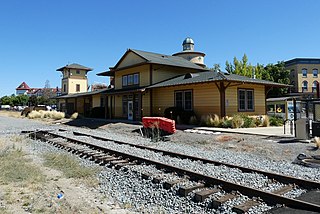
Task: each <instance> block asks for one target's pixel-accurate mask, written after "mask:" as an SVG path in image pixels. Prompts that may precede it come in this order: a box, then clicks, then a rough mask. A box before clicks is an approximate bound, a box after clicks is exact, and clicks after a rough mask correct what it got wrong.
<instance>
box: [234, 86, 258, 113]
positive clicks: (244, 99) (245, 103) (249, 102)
mask: <svg viewBox="0 0 320 214" xmlns="http://www.w3.org/2000/svg"><path fill="white" fill-rule="evenodd" d="M238 111H254V93H253V89H238Z"/></svg>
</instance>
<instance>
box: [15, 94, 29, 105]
mask: <svg viewBox="0 0 320 214" xmlns="http://www.w3.org/2000/svg"><path fill="white" fill-rule="evenodd" d="M28 101H29V97H28V96H27V95H18V96H15V97H13V98H12V103H13V105H15V106H25V105H27V104H28Z"/></svg>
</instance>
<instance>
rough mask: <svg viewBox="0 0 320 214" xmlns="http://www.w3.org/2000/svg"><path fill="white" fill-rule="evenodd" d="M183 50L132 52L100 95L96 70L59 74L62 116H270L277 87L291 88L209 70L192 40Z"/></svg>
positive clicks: (72, 68) (65, 70) (106, 73)
mask: <svg viewBox="0 0 320 214" xmlns="http://www.w3.org/2000/svg"><path fill="white" fill-rule="evenodd" d="M182 46H183V50H182V51H181V52H178V53H175V54H173V55H166V54H158V53H152V52H146V51H141V50H134V49H128V50H127V51H126V52H125V53H124V55H123V56H122V57H121V58H120V60H119V61H118V62H117V63H116V65H115V66H114V67H112V68H110V70H108V71H104V72H101V73H99V74H97V75H99V76H109V77H110V86H109V87H108V88H107V89H102V90H97V91H91V92H87V91H86V88H87V86H88V85H87V78H86V73H87V72H88V71H90V70H92V69H90V68H86V67H84V66H81V65H77V64H72V65H68V66H65V67H62V68H60V69H57V70H58V71H61V72H62V73H63V78H62V90H63V92H65V93H66V94H64V95H62V96H60V97H58V100H59V103H60V105H59V106H60V110H63V111H65V112H66V113H68V114H72V113H73V112H78V113H80V114H83V115H85V116H92V113H94V111H97V110H99V111H101V112H102V110H103V112H102V113H101V112H100V113H101V114H99V116H100V117H103V118H108V119H126V120H136V121H139V120H141V119H142V117H144V116H155V115H158V116H164V112H165V110H166V109H168V108H170V107H174V108H179V109H182V110H183V111H185V112H192V111H193V112H194V113H195V114H196V116H197V117H198V118H200V117H201V116H202V115H208V114H217V115H219V116H220V117H224V116H232V115H234V114H237V113H244V114H248V115H265V114H266V94H267V92H268V91H269V90H270V89H271V88H272V87H287V85H283V84H278V83H274V82H270V81H264V80H259V79H251V78H248V77H244V76H239V75H235V74H228V73H223V72H215V71H212V70H209V69H207V68H206V66H205V64H204V56H205V54H204V53H202V52H198V51H195V50H194V41H193V40H192V39H191V38H186V39H185V40H184V41H183V43H182ZM77 70H78V71H79V72H77ZM75 72H76V73H75ZM71 74H72V75H71ZM93 109H94V110H93Z"/></svg>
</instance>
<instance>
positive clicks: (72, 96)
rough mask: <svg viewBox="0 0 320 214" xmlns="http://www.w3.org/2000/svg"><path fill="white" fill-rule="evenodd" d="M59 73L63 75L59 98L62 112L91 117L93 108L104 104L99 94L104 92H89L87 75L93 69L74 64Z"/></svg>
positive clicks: (60, 69) (59, 106)
mask: <svg viewBox="0 0 320 214" xmlns="http://www.w3.org/2000/svg"><path fill="white" fill-rule="evenodd" d="M57 71H61V73H62V79H61V96H59V97H57V98H58V108H59V110H60V111H63V112H66V113H67V114H72V113H74V112H78V113H80V114H82V115H84V116H89V115H90V111H91V109H92V108H93V107H99V106H100V103H102V102H101V101H100V95H99V93H100V92H102V91H104V90H97V91H93V92H88V78H87V73H88V72H89V71H92V68H88V67H85V66H83V65H79V64H76V63H73V64H70V65H66V66H63V67H61V68H58V69H57Z"/></svg>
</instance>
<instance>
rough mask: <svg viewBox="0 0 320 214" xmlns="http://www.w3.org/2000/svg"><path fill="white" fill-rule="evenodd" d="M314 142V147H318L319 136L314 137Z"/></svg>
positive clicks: (319, 145)
mask: <svg viewBox="0 0 320 214" xmlns="http://www.w3.org/2000/svg"><path fill="white" fill-rule="evenodd" d="M314 143H315V144H316V147H317V148H318V149H319V148H320V138H319V137H315V138H314Z"/></svg>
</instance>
